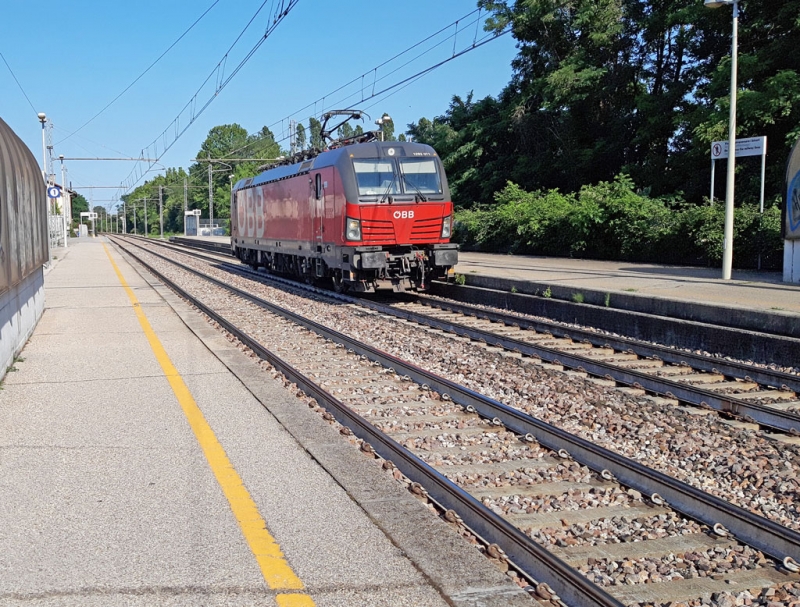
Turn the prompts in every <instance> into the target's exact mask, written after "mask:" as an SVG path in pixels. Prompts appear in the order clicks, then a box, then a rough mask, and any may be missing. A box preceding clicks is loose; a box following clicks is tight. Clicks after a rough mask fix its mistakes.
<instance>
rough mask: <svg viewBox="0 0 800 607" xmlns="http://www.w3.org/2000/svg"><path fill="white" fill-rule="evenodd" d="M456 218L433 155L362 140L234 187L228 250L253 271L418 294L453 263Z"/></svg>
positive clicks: (407, 145) (405, 145)
mask: <svg viewBox="0 0 800 607" xmlns="http://www.w3.org/2000/svg"><path fill="white" fill-rule="evenodd" d="M326 118H329V116H326ZM323 134H325V132H323ZM452 217H453V203H452V201H451V200H450V191H449V189H448V187H447V179H446V177H445V174H444V170H443V169H442V163H441V161H440V159H439V157H438V156H437V154H436V152H435V151H434V150H433V148H431V147H430V146H427V145H422V144H418V143H411V142H397V141H392V142H384V141H379V140H378V139H377V137H376V136H375V134H374V133H366V134H364V135H361V136H359V137H357V138H352V139H351V140H345V141H339V142H334V143H333V144H332V145H331V149H328V150H326V151H322V152H319V153H318V154H316V155H314V154H311V155H310V157H306V158H304V159H302V160H301V161H299V162H293V163H291V164H285V165H282V166H275V167H274V168H269V169H268V170H265V171H264V172H263V173H261V174H259V175H257V176H256V177H252V178H250V179H242V180H240V181H239V182H238V183H236V185H235V186H234V189H233V197H232V203H231V218H232V221H231V247H232V248H233V252H234V254H235V255H236V256H237V257H238V258H239V259H240V260H241V261H242V262H244V263H247V264H249V265H251V266H252V267H254V268H257V267H265V268H267V269H268V270H270V271H274V272H278V273H284V274H291V275H294V276H297V277H300V278H303V279H305V280H308V281H313V280H319V279H330V280H331V281H332V283H333V286H334V287H335V288H336V290H339V291H343V290H347V289H351V290H353V291H361V292H373V291H375V289H376V288H378V287H381V286H389V285H391V287H392V288H393V289H394V290H395V291H404V290H406V289H414V290H424V289H425V288H427V286H428V285H429V284H430V281H431V280H434V279H441V278H446V277H447V276H448V273H451V272H452V271H453V266H454V265H455V264H456V262H457V261H458V245H456V244H454V243H453V244H451V243H450V233H451V230H452V221H453V220H452Z"/></svg>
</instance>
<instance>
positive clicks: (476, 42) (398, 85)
mask: <svg viewBox="0 0 800 607" xmlns="http://www.w3.org/2000/svg"><path fill="white" fill-rule="evenodd" d="M476 13H477V14H478V16H477V18H475V19H474V20H471V21H469V22H468V23H466V24H464V21H465V20H467V19H468V18H469V17H471V16H473V15H475V14H476ZM480 16H481V11H480V10H477V9H476V10H474V11H471V12H470V13H468V14H467V15H465V16H462V17H460V18H459V19H458V20H456V21H454V22H451V23H450V24H449V25H448V26H445V27H443V28H441V29H439V30H438V31H437V32H435V33H434V34H431V35H429V36H427V37H426V38H424V39H423V40H421V41H419V42H416V43H414V44H413V45H411V46H409V47H408V48H406V49H404V50H403V51H401V52H400V53H397V54H395V55H394V56H392V57H391V58H390V59H387V60H385V61H383V62H381V63H380V64H379V65H378V66H375V67H374V68H371V69H370V70H368V71H367V72H364V74H363V75H362V76H358V77H356V78H353V79H351V80H350V81H349V82H348V83H346V84H344V85H342V86H340V87H338V88H336V89H334V90H333V91H331V92H329V93H326V94H325V95H323V96H322V97H320V98H318V99H317V100H316V101H314V102H312V103H309V104H308V105H306V106H305V107H304V108H302V109H300V110H297V111H295V112H294V113H292V114H290V115H289V116H287V117H285V118H282V119H281V120H279V121H276V122H274V123H272V124H271V125H270V126H269V127H267V128H271V127H274V126H276V125H277V124H282V123H283V122H285V121H288V120H289V119H290V118H292V117H293V116H296V115H297V114H299V113H300V112H302V111H303V110H304V109H309V108H311V107H315V106H316V105H322V107H323V111H325V108H326V106H327V107H331V106H332V105H335V104H339V103H342V101H346V100H348V99H349V98H351V97H352V95H353V94H351V95H349V96H347V97H344V98H343V99H342V100H337V101H336V102H334V103H328V104H326V103H325V101H326V100H327V99H329V98H330V97H331V96H332V95H334V94H335V93H336V92H339V91H342V90H343V89H345V88H347V86H350V85H352V84H353V83H356V82H358V81H360V80H361V79H362V77H363V76H364V75H367V74H371V73H374V72H375V71H376V70H377V69H378V68H380V67H385V66H386V65H388V64H390V63H391V62H392V61H395V60H396V59H398V58H400V57H402V56H404V55H406V54H408V53H409V52H411V51H412V50H414V49H416V48H418V47H419V46H420V45H422V44H424V43H425V42H428V41H430V40H432V39H433V38H435V37H436V36H437V35H440V34H441V33H443V32H446V31H447V30H448V29H451V28H454V26H456V25H457V24H459V23H460V29H459V30H458V31H456V32H454V33H453V34H452V35H450V36H447V37H446V38H444V39H443V40H441V41H439V42H437V43H436V44H434V45H433V46H431V47H430V48H428V49H427V50H425V51H423V52H421V53H419V54H417V55H415V56H414V57H413V58H412V59H410V60H408V61H406V62H405V63H403V64H402V65H401V66H399V67H397V68H394V69H392V70H391V71H390V72H388V73H387V74H384V75H382V76H380V77H376V78H375V83H380V82H382V81H384V80H386V79H387V78H388V77H389V76H391V75H392V74H395V73H397V72H398V71H399V70H400V69H402V68H403V67H406V66H408V65H410V64H411V63H413V62H414V61H416V60H418V59H419V58H421V57H423V56H424V55H426V54H428V53H429V52H431V51H432V50H434V49H436V48H437V47H439V46H441V45H443V44H444V43H445V42H447V41H448V40H450V39H453V40H454V43H455V41H456V36H457V35H458V33H463V32H464V31H466V29H467V28H468V27H469V28H471V26H472V25H475V26H476V34H475V36H474V37H473V39H472V40H471V41H470V42H469V43H468V46H466V47H465V48H463V49H461V50H460V51H454V52H452V54H450V56H448V57H446V58H445V59H443V60H441V61H438V62H436V63H434V64H432V65H429V66H427V67H425V68H424V69H422V70H420V71H418V72H416V73H415V74H413V75H411V76H408V77H406V78H403V79H401V80H399V81H397V82H394V83H392V84H389V85H388V86H385V87H383V88H381V89H380V90H378V91H376V92H372V93H371V94H369V95H366V96H363V97H362V102H363V101H370V100H373V99H375V100H376V101H375V103H372V104H371V105H369V106H367V107H366V108H365V109H370V108H372V107H374V106H375V105H378V104H379V103H381V102H382V101H384V100H385V99H388V98H389V97H391V96H392V95H395V94H397V93H398V92H400V91H401V90H403V89H405V88H406V87H408V86H410V85H412V84H414V83H415V82H417V81H418V80H420V79H421V78H423V77H424V76H426V75H428V74H430V73H431V72H433V71H435V70H436V69H438V68H440V67H442V66H443V65H446V64H447V63H449V62H450V61H453V60H455V59H457V58H459V57H462V56H463V55H465V54H467V53H469V52H471V51H473V50H475V49H478V48H480V47H482V46H484V45H485V44H488V43H489V42H491V41H492V40H495V39H498V38H500V37H501V36H503V35H505V34H507V33H509V32H510V31H511V28H510V27H508V28H506V29H504V30H502V31H500V32H492V33H489V34H487V35H486V36H484V37H482V38H480V39H479V38H477V28H478V26H479V25H480ZM252 52H254V51H252ZM252 52H251V54H252ZM239 67H241V64H240V66H239ZM238 69H239V68H237V70H236V71H238ZM234 74H235V72H234V73H233V74H231V76H230V77H232V76H233V75H234ZM290 138H291V134H288V135H285V136H283V137H274V135H273V141H274V142H275V143H279V144H280V143H283V142H286V141H288V140H289V139H290ZM264 141H265V139H264V138H262V137H258V138H255V139H254V140H252V141H250V142H248V143H247V144H246V145H244V146H242V147H240V148H236V149H235V150H232V151H230V152H228V154H227V155H226V156H223V157H221V158H218V159H216V160H221V161H224V160H230V157H232V156H234V155H235V154H240V153H241V152H243V151H245V150H247V148H249V147H251V146H253V145H256V144H258V143H263V142H264ZM187 174H188V175H189V181H192V180H193V176H192V175H191V173H188V172H187ZM156 187H157V186H156ZM197 187H200V188H205V187H207V186H205V185H200V186H197Z"/></svg>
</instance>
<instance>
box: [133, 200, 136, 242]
mask: <svg viewBox="0 0 800 607" xmlns="http://www.w3.org/2000/svg"><path fill="white" fill-rule="evenodd" d="M133 235H134V236H137V234H136V203H135V202H134V203H133Z"/></svg>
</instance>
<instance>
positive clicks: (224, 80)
mask: <svg viewBox="0 0 800 607" xmlns="http://www.w3.org/2000/svg"><path fill="white" fill-rule="evenodd" d="M299 1H300V0H281V1H280V5H279V6H276V2H275V0H273V5H272V6H273V7H275V9H274V12H273V13H272V21H271V23H270V24H269V25H268V26H267V28H266V30H265V31H264V34H263V35H262V36H261V38H259V40H258V41H257V42H256V43H255V45H253V47H252V48H251V49H250V50H249V52H248V53H247V54H246V55H245V56H244V58H243V59H242V60H241V61H240V62H239V63H238V65H237V66H236V67H235V68H234V69H233V71H232V72H231V73H230V74H229V75H228V76H224V69H225V66H226V65H227V60H228V56H229V55H230V52H231V51H232V50H233V48H234V47H235V46H236V44H237V43H238V42H239V40H241V38H242V36H243V35H244V34H245V32H246V31H247V30H248V29H249V28H250V26H251V25H252V23H253V22H254V21H255V19H256V18H257V17H258V15H259V14H260V13H261V11H262V9H263V8H264V6H266V4H267V3H268V2H269V0H264V2H263V3H262V4H261V5H260V6H259V8H258V9H257V10H256V12H255V14H254V15H253V16H252V17H251V18H250V20H249V21H248V22H247V25H245V27H244V29H242V31H241V32H240V33H239V35H238V36H237V37H236V39H235V40H234V42H233V44H231V46H230V47H229V48H228V50H227V51H226V52H225V54H224V55H223V57H222V59H220V61H219V62H218V63H217V65H216V66H215V67H214V69H213V70H212V71H211V73H210V74H209V75H208V77H206V79H205V80H204V81H203V83H202V84H201V85H200V87H199V88H198V90H197V91H196V92H195V93H194V95H193V96H192V97H191V99H190V100H189V101H188V102H187V103H186V105H185V106H184V107H183V109H181V111H180V112H179V113H178V116H177V117H176V118H175V119H174V120H173V121H172V122H171V123H170V125H169V126H168V127H167V128H166V129H164V131H163V132H162V133H161V134H160V135H159V136H158V137H156V138H155V140H153V142H151V143H150V145H148V146H147V147H146V148H145V149H143V150H142V157H144V156H145V155H147V156H151V155H152V157H153V158H161V157H162V156H163V155H164V154H165V153H166V152H167V151H168V150H169V149H170V148H171V147H172V146H173V145H174V144H175V142H176V141H177V140H178V139H179V138H180V137H181V135H183V133H185V132H186V130H187V129H188V128H189V127H190V126H191V125H192V124H193V123H194V122H195V120H197V118H198V117H199V116H200V115H201V114H202V113H203V112H204V111H205V110H206V109H207V108H208V106H209V105H211V103H212V102H213V101H214V99H216V98H217V96H218V95H219V94H220V92H222V90H223V89H224V88H225V87H226V86H227V85H228V83H229V82H230V81H231V80H232V79H233V78H234V77H235V76H236V74H238V73H239V71H240V70H241V69H242V67H244V65H245V64H246V63H247V62H248V61H249V60H250V58H251V57H252V56H253V55H254V54H255V53H256V51H257V50H258V49H259V48H260V47H261V45H262V44H263V43H264V42H265V41H266V40H267V38H269V36H270V35H271V34H272V32H273V31H274V30H275V29H276V28H277V27H278V26H279V25H280V24H281V22H282V21H283V20H284V19H285V18H286V16H287V15H288V14H289V12H290V11H291V10H292V9H293V8H294V7H295V6H296V5H297V3H298V2H299ZM212 77H216V78H217V80H216V82H215V87H214V91H213V93H212V94H211V96H210V97H209V98H208V100H207V101H206V102H205V103H204V105H203V106H202V107H200V108H199V109H198V108H197V99H198V95H200V93H201V92H202V91H203V88H204V87H205V86H206V84H207V83H208V82H209V81H210V80H211V78H212ZM187 110H189V119H188V122H187V123H186V124H185V125H184V126H181V116H183V114H184V112H186V111H187ZM170 129H174V136H173V138H172V140H171V141H169V142H168V140H167V134H168V132H169V131H170ZM159 140H161V141H163V146H162V149H161V150H160V151H159V148H158V143H159ZM151 147H152V148H153V151H152V153H151V152H150V148H151ZM145 152H147V154H145ZM153 164H154V163H151V164H149V165H148V167H147V169H148V170H149V169H150V168H152V167H153ZM137 171H138V167H134V169H133V170H132V171H131V173H130V174H129V175H128V177H126V178H125V180H124V181H123V184H122V186H121V188H120V189H122V190H130V189H131V188H132V187H133V186H134V185H135V184H136V183H137V182H138V181H139V180H140V179H141V178H142V177H143V176H144V174H145V173H143V172H139V173H138V174H137Z"/></svg>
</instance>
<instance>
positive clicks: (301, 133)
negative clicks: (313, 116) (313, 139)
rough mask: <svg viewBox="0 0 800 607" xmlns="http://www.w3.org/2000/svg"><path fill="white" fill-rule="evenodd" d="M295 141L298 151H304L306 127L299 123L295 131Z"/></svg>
mask: <svg viewBox="0 0 800 607" xmlns="http://www.w3.org/2000/svg"><path fill="white" fill-rule="evenodd" d="M295 141H296V142H297V149H298V150H304V149H306V127H304V126H303V125H302V124H300V123H299V122H298V123H297V129H296V130H295Z"/></svg>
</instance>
